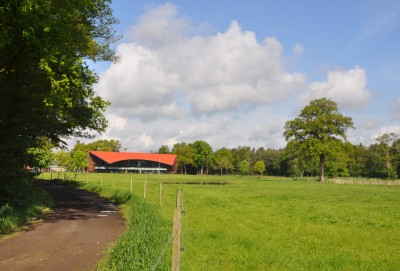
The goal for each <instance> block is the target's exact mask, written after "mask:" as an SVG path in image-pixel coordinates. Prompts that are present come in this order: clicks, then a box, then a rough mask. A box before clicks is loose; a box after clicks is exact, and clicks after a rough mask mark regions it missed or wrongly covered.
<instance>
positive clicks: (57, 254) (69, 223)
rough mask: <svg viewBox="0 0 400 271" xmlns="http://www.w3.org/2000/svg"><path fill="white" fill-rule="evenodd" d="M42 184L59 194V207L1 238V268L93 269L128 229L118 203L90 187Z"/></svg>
mask: <svg viewBox="0 0 400 271" xmlns="http://www.w3.org/2000/svg"><path fill="white" fill-rule="evenodd" d="M41 185H42V186H43V188H44V189H45V190H47V191H48V192H49V193H50V195H51V196H52V197H53V198H54V201H55V203H56V206H55V208H54V211H53V212H52V213H50V214H48V215H47V216H46V218H45V219H44V220H43V221H42V222H39V223H36V224H34V225H33V226H31V227H30V228H29V229H27V230H25V231H23V232H21V233H18V234H17V235H15V236H12V237H8V238H5V239H3V240H0V271H3V270H4V271H21V270H29V271H36V270H40V271H50V270H57V271H63V270H65V271H71V270H93V269H94V267H95V266H96V263H97V262H98V260H99V259H101V258H102V257H103V256H104V252H105V251H106V250H107V248H108V247H109V245H110V243H111V242H113V241H115V240H116V239H117V238H118V237H119V236H120V235H121V234H122V232H123V230H124V221H123V219H122V217H121V215H120V214H119V213H118V208H117V206H115V205H114V204H113V203H111V202H109V201H108V200H106V199H104V198H101V197H99V196H97V195H96V194H94V193H90V192H87V191H83V190H76V189H73V188H69V187H64V186H61V185H55V184H46V183H44V184H41Z"/></svg>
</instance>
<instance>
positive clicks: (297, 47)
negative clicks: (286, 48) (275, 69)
mask: <svg viewBox="0 0 400 271" xmlns="http://www.w3.org/2000/svg"><path fill="white" fill-rule="evenodd" d="M303 52H304V47H303V46H302V45H301V44H299V43H297V44H295V45H294V46H293V53H294V54H295V55H301V54H302V53H303Z"/></svg>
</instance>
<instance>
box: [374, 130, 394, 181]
mask: <svg viewBox="0 0 400 271" xmlns="http://www.w3.org/2000/svg"><path fill="white" fill-rule="evenodd" d="M397 138H398V135H397V134H395V133H388V134H387V133H385V134H383V135H381V136H380V137H378V138H377V139H376V140H377V141H378V142H379V144H380V145H382V146H383V148H384V149H385V168H386V171H387V178H389V179H391V178H393V177H395V175H397V174H396V170H395V169H393V167H392V163H391V157H390V156H389V151H390V144H391V143H393V142H394V141H395V140H396V139H397ZM396 177H397V176H396Z"/></svg>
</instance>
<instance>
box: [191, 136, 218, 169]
mask: <svg viewBox="0 0 400 271" xmlns="http://www.w3.org/2000/svg"><path fill="white" fill-rule="evenodd" d="M190 146H191V147H192V148H193V149H195V151H196V153H195V155H194V157H193V161H194V165H195V166H196V168H197V174H200V175H203V172H204V167H206V171H207V174H208V169H209V166H210V162H211V158H212V154H213V150H212V148H211V146H210V144H208V143H207V142H205V141H204V140H196V141H195V142H193V143H191V144H190Z"/></svg>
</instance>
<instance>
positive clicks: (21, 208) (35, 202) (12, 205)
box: [0, 180, 52, 237]
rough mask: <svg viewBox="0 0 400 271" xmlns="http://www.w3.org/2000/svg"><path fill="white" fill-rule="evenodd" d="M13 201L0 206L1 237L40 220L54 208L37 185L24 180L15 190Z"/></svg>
mask: <svg viewBox="0 0 400 271" xmlns="http://www.w3.org/2000/svg"><path fill="white" fill-rule="evenodd" d="M12 198H13V200H10V201H9V202H7V203H5V204H3V205H2V206H0V237H3V236H4V235H7V234H10V233H13V232H15V231H17V230H19V229H20V228H21V227H22V226H24V225H26V224H28V223H29V222H31V221H32V219H33V218H36V219H38V218H40V217H41V216H42V215H43V213H44V212H45V211H46V210H47V209H48V208H50V207H51V206H52V201H51V199H50V197H49V196H48V195H47V194H46V192H44V191H43V190H42V189H41V188H40V187H39V186H38V185H37V184H35V183H33V182H32V181H30V180H22V181H20V182H19V183H18V187H15V189H13V197H12Z"/></svg>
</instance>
